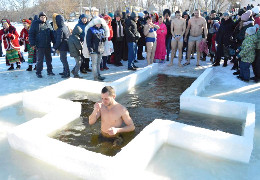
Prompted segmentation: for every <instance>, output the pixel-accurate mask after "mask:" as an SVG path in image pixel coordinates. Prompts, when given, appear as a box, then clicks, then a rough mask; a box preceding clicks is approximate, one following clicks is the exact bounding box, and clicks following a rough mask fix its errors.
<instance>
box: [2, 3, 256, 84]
mask: <svg viewBox="0 0 260 180" xmlns="http://www.w3.org/2000/svg"><path fill="white" fill-rule="evenodd" d="M259 10H260V7H259V6H256V7H253V6H248V7H245V8H243V9H239V10H238V11H232V13H230V12H225V13H220V12H218V13H217V12H216V11H214V10H212V11H211V12H210V13H209V15H207V13H202V14H201V12H200V10H197V9H196V10H194V11H193V12H192V14H191V13H190V12H189V11H184V12H183V13H182V12H180V11H176V12H174V13H171V11H170V10H169V9H165V10H164V11H163V12H162V13H154V12H147V11H144V12H139V13H136V12H129V11H126V12H120V11H116V12H115V13H108V14H102V15H100V16H98V17H91V16H90V15H86V14H82V15H80V17H79V20H78V24H77V25H76V26H75V27H74V29H70V28H68V27H67V26H66V25H65V20H64V17H63V16H62V15H59V14H56V13H55V14H53V17H52V22H51V23H49V21H47V15H46V14H45V13H44V12H41V13H40V14H39V15H38V16H35V17H34V19H32V18H30V19H23V20H22V22H23V26H24V28H23V29H22V31H21V33H20V35H19V34H18V33H17V31H16V28H15V27H14V26H12V25H11V23H10V21H9V20H8V19H2V21H1V22H2V26H3V29H1V30H0V40H1V42H2V44H3V46H4V48H5V50H6V55H5V57H6V64H7V65H8V66H10V67H9V68H8V70H14V69H15V68H16V69H20V67H21V63H22V62H24V58H23V55H22V53H21V51H20V47H21V46H24V51H25V52H28V60H27V62H28V68H27V71H33V70H36V75H37V77H38V78H42V73H41V72H42V70H43V62H44V61H45V62H46V64H47V74H48V75H50V76H54V75H55V74H54V73H53V71H52V69H53V68H52V56H51V54H52V52H56V51H57V52H58V53H59V55H60V60H61V63H62V64H63V72H61V73H59V74H60V75H61V77H62V78H68V77H70V76H71V74H72V75H73V76H74V77H75V78H82V77H81V76H80V75H79V73H87V72H92V74H93V77H94V80H96V81H103V80H104V79H105V77H102V76H101V71H104V70H108V69H109V67H108V65H107V64H113V65H115V66H118V67H120V66H123V63H122V60H124V61H128V67H127V69H128V70H132V71H135V70H136V69H137V68H138V67H137V66H136V64H135V63H136V62H138V60H145V59H146V60H147V65H150V64H152V63H155V62H158V63H165V62H166V61H169V63H168V66H173V62H174V59H175V58H177V54H178V66H180V67H183V68H185V67H184V66H189V65H190V61H191V59H195V58H194V53H195V52H196V53H197V61H196V66H200V61H206V57H207V56H209V57H210V61H211V62H212V66H213V67H214V66H220V61H221V59H223V60H224V63H223V67H226V66H227V64H228V61H229V60H230V62H231V63H233V67H232V70H236V72H234V73H233V74H234V75H238V76H237V78H239V79H240V80H242V81H246V82H248V81H249V80H250V79H252V80H254V81H255V82H258V81H259V80H260V31H259V30H258V29H259V26H260V13H259ZM144 47H145V48H144ZM144 50H145V52H146V58H145V57H143V51H144ZM68 52H69V53H70V56H71V57H73V58H74V59H75V67H74V68H73V69H72V70H71V71H70V69H69V65H68V60H67V55H68ZM177 52H178V53H177ZM184 53H186V55H185V56H184ZM1 55H2V54H1ZM184 57H185V58H184ZM183 59H186V62H185V63H183V62H182V60H183ZM90 60H91V62H92V63H91V64H92V67H90ZM251 64H252V67H253V72H254V77H251V78H250V66H251ZM15 65H16V67H14V66H15ZM34 65H35V66H34Z"/></svg>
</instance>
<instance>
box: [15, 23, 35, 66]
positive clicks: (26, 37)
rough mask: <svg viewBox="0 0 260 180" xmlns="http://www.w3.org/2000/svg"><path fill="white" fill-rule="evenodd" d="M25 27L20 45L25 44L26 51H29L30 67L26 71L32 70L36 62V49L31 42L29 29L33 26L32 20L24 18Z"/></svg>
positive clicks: (20, 38)
mask: <svg viewBox="0 0 260 180" xmlns="http://www.w3.org/2000/svg"><path fill="white" fill-rule="evenodd" d="M22 21H23V27H24V28H23V29H22V31H21V33H20V37H19V43H20V45H24V52H28V64H29V67H28V68H27V69H26V71H32V66H33V63H36V61H35V58H34V51H35V50H34V49H33V48H32V47H31V45H30V43H29V29H30V26H31V21H30V20H28V19H23V20H22Z"/></svg>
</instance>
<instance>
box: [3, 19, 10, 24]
mask: <svg viewBox="0 0 260 180" xmlns="http://www.w3.org/2000/svg"><path fill="white" fill-rule="evenodd" d="M5 22H6V23H7V24H9V25H11V23H10V20H9V19H2V21H1V23H2V24H4V23H5Z"/></svg>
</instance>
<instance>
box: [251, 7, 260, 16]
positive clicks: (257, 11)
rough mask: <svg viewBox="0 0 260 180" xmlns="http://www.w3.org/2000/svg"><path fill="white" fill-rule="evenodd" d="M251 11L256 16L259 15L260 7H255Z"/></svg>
mask: <svg viewBox="0 0 260 180" xmlns="http://www.w3.org/2000/svg"><path fill="white" fill-rule="evenodd" d="M251 11H252V12H253V13H255V14H259V11H260V7H259V6H256V7H254V8H253V9H251Z"/></svg>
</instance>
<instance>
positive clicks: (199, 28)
mask: <svg viewBox="0 0 260 180" xmlns="http://www.w3.org/2000/svg"><path fill="white" fill-rule="evenodd" d="M203 30H204V37H207V33H208V30H207V22H206V20H205V18H203V17H201V16H200V11H199V10H197V9H196V10H195V11H194V17H192V18H191V19H190V20H189V22H188V27H187V29H186V33H185V39H184V40H185V41H187V35H188V33H189V31H190V37H189V42H188V61H187V62H186V63H185V64H183V65H184V66H186V65H189V64H190V55H191V51H192V49H193V47H194V45H195V43H196V51H197V64H196V66H200V64H199V61H200V52H199V44H200V42H201V41H204V42H206V39H205V38H202V32H203Z"/></svg>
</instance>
